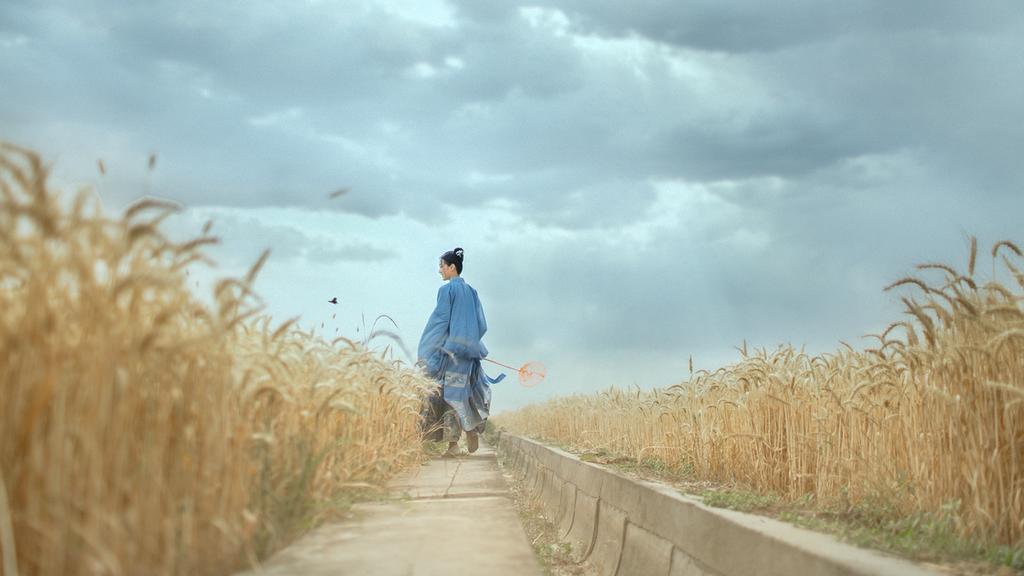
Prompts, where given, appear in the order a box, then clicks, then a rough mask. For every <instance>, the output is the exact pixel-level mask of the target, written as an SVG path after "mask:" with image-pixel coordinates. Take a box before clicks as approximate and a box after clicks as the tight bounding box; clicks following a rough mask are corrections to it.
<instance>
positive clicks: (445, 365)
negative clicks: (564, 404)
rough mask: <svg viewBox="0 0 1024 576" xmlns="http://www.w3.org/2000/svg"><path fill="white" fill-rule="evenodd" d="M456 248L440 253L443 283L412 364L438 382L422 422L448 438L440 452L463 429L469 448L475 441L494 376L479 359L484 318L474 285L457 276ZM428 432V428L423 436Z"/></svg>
mask: <svg viewBox="0 0 1024 576" xmlns="http://www.w3.org/2000/svg"><path fill="white" fill-rule="evenodd" d="M463 257H464V252H463V250H462V248H456V249H454V250H450V251H448V252H445V253H444V254H442V255H441V259H440V262H439V263H438V272H440V274H441V279H442V280H445V281H446V282H447V284H445V285H443V286H441V288H440V289H439V290H438V291H437V306H436V307H435V308H434V313H433V314H431V315H430V318H429V319H428V320H427V326H426V328H424V329H423V336H422V337H420V346H419V351H418V353H417V356H418V359H417V361H416V363H417V365H420V366H422V367H423V369H424V371H425V372H426V373H427V375H428V376H430V377H431V378H434V379H435V380H437V381H438V382H439V383H440V384H441V390H440V391H439V393H438V394H436V395H434V396H432V397H431V398H430V405H429V406H428V409H427V411H426V413H425V414H424V420H425V422H424V424H425V425H426V426H427V427H428V428H430V427H433V428H434V429H436V428H437V426H438V423H439V421H440V423H441V426H442V437H443V439H444V440H446V441H447V442H448V451H447V452H446V453H445V456H457V455H458V454H459V451H458V450H459V448H458V446H459V437H460V436H461V435H462V431H465V432H466V444H467V447H468V448H469V451H470V452H476V449H477V447H478V446H479V437H478V436H479V433H480V432H482V431H483V427H484V422H486V421H487V417H488V415H489V414H490V408H491V388H490V384H495V383H497V382H500V381H501V379H502V378H504V377H505V375H504V374H502V375H500V376H498V377H497V378H495V379H491V378H489V377H488V376H487V375H486V374H484V371H483V368H481V366H480V360H481V359H483V358H485V357H487V348H486V347H485V346H484V344H483V342H481V341H480V339H481V338H483V336H484V333H485V332H487V320H485V319H484V309H483V307H482V306H481V305H480V297H479V296H477V293H476V290H474V289H473V287H472V286H470V285H469V284H466V281H465V280H463V279H462V260H463ZM429 436H430V435H429V434H428V437H429Z"/></svg>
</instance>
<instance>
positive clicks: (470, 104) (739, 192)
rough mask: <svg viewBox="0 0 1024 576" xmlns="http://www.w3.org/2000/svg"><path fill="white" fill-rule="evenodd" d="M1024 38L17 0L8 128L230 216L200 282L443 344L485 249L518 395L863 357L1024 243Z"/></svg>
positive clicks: (1, 95)
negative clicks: (915, 274) (792, 350)
mask: <svg viewBox="0 0 1024 576" xmlns="http://www.w3.org/2000/svg"><path fill="white" fill-rule="evenodd" d="M1022 54H1024V10H1022V9H1021V6H1020V2H1019V0H1005V1H1002V0H987V1H985V2H963V1H952V0H914V1H911V0H906V1H901V2H892V1H891V0H845V1H843V2H831V3H829V2H822V1H820V0H780V1H778V2H761V1H754V0H740V1H731V2H726V1H723V0H691V1H688V2H671V1H663V2H654V1H650V0H633V1H631V2H623V1H618V2H613V1H609V0H556V1H551V2H538V3H528V4H519V3H516V2H497V1H495V2H485V1H480V0H452V1H446V0H429V1H428V0H401V1H384V0H380V1H371V0H350V1H345V2H333V1H329V0H320V1H318V0H309V1H306V2H297V1H294V0H289V1H280V2H238V1H221V2H194V1H189V0H175V1H159V0H156V1H147V2H133V3H124V2H114V1H113V0H69V1H67V2H58V1H55V2H45V1H38V0H33V1H29V0H24V1H22V0H5V1H4V2H3V3H2V4H0V79H2V80H0V139H4V140H8V141H12V142H15V143H18V144H22V145H27V146H31V147H33V148H36V149H37V150H39V151H40V152H41V153H43V154H44V156H45V157H46V158H47V159H48V160H49V161H50V162H51V164H52V165H53V167H54V168H53V173H54V179H55V182H56V183H58V184H59V185H60V186H61V187H63V188H66V189H68V190H74V189H76V188H79V187H80V186H83V185H84V186H90V187H93V188H94V189H95V190H96V191H97V193H98V194H99V195H100V197H101V198H102V200H103V203H104V205H105V206H106V207H107V208H108V209H109V210H111V211H117V210H120V209H122V208H123V207H124V206H125V205H126V204H127V203H129V202H131V201H132V200H134V199H137V198H138V197H140V196H143V195H147V194H148V195H154V196H160V197H164V198H170V199H173V200H175V201H177V202H180V203H181V204H182V205H183V206H184V207H185V209H184V211H183V212H182V214H181V215H180V216H179V217H177V218H176V219H175V220H173V221H172V222H171V223H170V226H171V229H172V231H173V233H174V234H176V235H179V236H180V237H188V236H192V235H196V234H198V233H199V231H200V229H201V228H202V225H203V224H204V223H205V222H206V221H207V220H210V219H212V220H213V222H214V226H213V231H214V232H215V233H217V234H219V235H220V236H221V238H222V240H223V242H222V244H221V245H220V246H218V247H216V248H215V249H214V250H213V255H214V256H215V258H216V260H217V261H218V263H219V267H218V268H217V269H216V270H214V271H205V272H203V271H200V272H197V273H196V274H195V278H196V280H195V281H196V282H197V283H198V284H199V286H198V287H197V290H199V291H203V290H206V288H207V286H206V285H207V284H208V283H209V280H210V278H212V277H214V276H224V275H232V274H235V275H237V274H239V273H241V272H242V271H244V270H245V269H247V268H248V266H249V265H250V264H251V263H252V262H253V261H254V260H255V259H256V258H257V256H258V255H259V254H260V252H261V251H262V250H263V249H264V248H267V247H269V248H271V250H272V256H271V259H270V262H269V263H268V265H267V267H266V268H265V270H264V271H263V273H262V275H261V277H260V280H259V282H258V284H257V286H258V289H259V291H260V293H261V294H262V295H263V297H264V299H265V301H266V304H267V308H268V311H269V312H270V313H271V314H273V316H274V317H275V318H276V319H278V320H284V319H285V318H289V317H291V316H295V315H301V317H302V321H301V322H302V325H303V326H305V327H307V328H314V329H316V330H317V331H318V332H321V333H323V334H324V335H325V336H327V337H330V336H333V335H334V334H338V335H345V336H349V337H357V338H361V337H362V334H364V333H365V330H366V327H369V326H370V325H371V324H372V323H373V320H374V318H376V317H377V316H378V315H380V314H388V315H389V316H390V317H392V318H393V319H394V320H395V321H396V322H397V324H398V332H399V333H400V334H401V335H402V336H403V337H404V339H405V340H406V342H407V344H408V345H409V347H410V348H413V349H414V347H415V343H416V341H417V340H418V337H419V333H420V331H421V329H422V327H423V323H424V322H425V320H426V318H427V316H428V315H429V313H430V311H431V309H432V307H433V304H434V298H435V295H436V290H437V288H438V286H439V284H440V281H439V279H438V277H437V256H438V255H439V254H440V253H441V252H443V251H445V250H447V249H450V248H453V247H454V246H456V245H458V246H461V247H463V248H465V250H466V270H465V272H464V276H465V278H466V279H467V281H469V282H470V283H471V284H472V285H474V286H475V287H476V288H477V289H478V290H479V292H480V294H481V298H482V300H483V302H484V306H485V309H486V311H487V315H488V320H489V324H490V332H489V333H488V336H487V338H486V339H485V341H486V342H487V344H488V345H489V347H490V348H491V352H492V357H493V358H495V359H498V360H502V361H504V362H507V363H511V364H515V365H518V364H520V363H522V362H525V361H527V360H540V361H542V362H544V363H545V364H546V365H547V368H548V371H549V375H548V378H547V380H546V381H545V382H544V384H543V385H541V386H539V387H537V388H532V389H525V388H521V387H518V386H516V385H515V383H514V382H513V383H510V384H502V385H500V386H498V387H496V390H495V402H496V408H498V409H501V408H507V407H512V406H516V405H520V404H522V403H525V402H530V401H533V400H539V399H543V398H546V397H549V396H551V395H555V394H565V393H572V392H578V391H589V390H597V389H600V388H604V387H607V386H610V385H618V386H632V385H634V384H635V385H638V386H640V387H650V386H662V385H667V384H672V383H675V382H678V381H680V380H683V379H685V378H686V377H687V359H688V358H689V356H690V355H692V356H693V358H694V363H695V365H696V366H697V367H698V368H710V369H713V368H716V367H718V366H720V365H723V364H726V363H730V362H733V361H735V360H736V359H737V358H738V355H737V352H736V351H735V349H734V346H737V345H739V344H741V343H742V342H743V341H744V340H745V341H747V342H748V343H749V344H751V345H755V346H765V347H769V348H771V347H774V346H776V345H778V344H780V343H792V344H794V345H797V346H800V345H805V346H806V347H807V349H808V350H810V351H814V352H821V351H828V350H832V349H834V348H835V347H836V346H838V345H839V341H840V340H846V341H849V342H851V343H854V344H855V345H862V344H863V343H864V342H865V341H863V340H861V339H860V337H861V335H863V334H865V333H868V332H872V331H878V330H880V329H881V328H883V327H884V326H885V325H887V324H888V323H889V322H890V321H892V320H895V319H897V317H898V316H899V314H900V307H899V306H898V304H897V302H898V298H897V296H896V295H893V294H886V293H883V292H882V290H881V289H882V287H884V286H885V285H886V284H888V283H889V282H891V281H892V280H895V279H897V278H900V277H902V276H904V275H906V274H907V273H909V272H911V271H912V270H913V266H914V265H915V264H917V263H921V262H925V261H942V262H947V263H953V264H956V265H958V266H960V265H963V263H964V262H965V261H966V254H967V249H966V246H967V242H966V240H965V239H966V237H967V235H969V234H974V235H977V236H978V237H979V240H980V242H981V244H982V246H983V247H986V246H991V244H992V243H993V242H995V241H996V240H999V239H1004V238H1006V239H1011V240H1015V241H1018V242H1020V241H1024V237H1022V235H1021V233H1022V230H1021V226H1020V222H1021V214H1022V211H1024V162H1022V161H1021V158H1022V157H1021V153H1022V150H1024V104H1022V102H1024V57H1022ZM152 153H155V154H156V155H157V164H156V167H155V169H153V170H149V169H148V167H147V159H148V158H149V155H150V154H152ZM101 159H102V160H103V163H104V166H105V168H106V170H105V174H100V171H99V170H98V166H97V162H98V160H101ZM341 187H348V188H349V189H350V191H349V192H348V193H346V194H344V195H342V196H341V197H340V198H337V199H333V200H332V199H330V198H328V196H329V195H330V193H331V192H332V191H334V190H337V189H339V188H341ZM982 262H983V263H985V262H988V260H986V259H982ZM982 268H985V266H982ZM334 296H336V297H338V299H339V304H338V305H336V306H334V305H331V304H328V303H327V302H326V300H327V299H329V298H331V297H334ZM364 318H365V327H364V324H363V322H364V320H363V319H364ZM321 324H323V327H322V328H321Z"/></svg>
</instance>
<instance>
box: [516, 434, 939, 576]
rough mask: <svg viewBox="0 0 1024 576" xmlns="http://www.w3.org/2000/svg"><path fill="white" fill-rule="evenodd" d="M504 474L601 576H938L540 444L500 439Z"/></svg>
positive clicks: (826, 536) (580, 557) (908, 563)
mask: <svg viewBox="0 0 1024 576" xmlns="http://www.w3.org/2000/svg"><path fill="white" fill-rule="evenodd" d="M498 452H499V454H500V455H501V456H502V457H503V458H504V461H505V466H506V467H507V468H509V469H510V470H511V472H512V474H513V476H514V477H515V478H516V479H517V480H518V481H519V482H521V483H522V485H523V486H524V487H525V490H526V491H528V492H529V494H530V495H531V496H532V497H533V498H536V499H538V500H539V502H540V503H541V506H542V508H543V513H544V515H545V516H546V517H547V518H548V519H549V520H550V521H551V522H553V523H554V524H555V525H556V526H557V527H558V530H559V536H560V537H561V538H563V539H564V540H565V541H568V542H569V543H570V544H571V545H572V550H573V551H574V552H575V554H576V557H575V558H574V559H575V560H578V561H583V560H588V561H589V564H590V565H591V566H593V567H594V568H595V569H596V570H597V571H598V573H600V574H602V575H633V574H638V575H651V576H684V575H685V576H691V575H693V576H697V575H717V576H748V575H755V574H756V575H764V576H775V575H778V576H791V575H795V574H821V575H830V576H831V575H836V576H838V575H845V576H854V575H857V576H860V575H869V574H870V575H876V574H877V575H880V574H900V575H907V576H917V575H922V576H923V575H937V574H941V572H937V571H933V570H929V569H928V568H926V567H922V566H919V565H916V564H914V563H911V562H908V561H906V560H902V559H898V558H893V557H890V556H885V555H883V554H880V553H877V552H872V551H868V550H863V549H860V548H856V547H853V546H849V545H846V544H843V543H841V542H839V541H837V540H836V539H834V538H832V537H831V536H828V535H825V534H820V533H817V532H812V531H809V530H804V529H801V528H797V527H795V526H792V525H790V524H786V523H784V522H780V521H777V520H773V519H771V518H765V517H761V516H754V515H751V514H744V513H741V512H734V511H731V510H723V509H718V508H711V507H708V506H706V505H704V504H703V503H702V502H701V501H699V500H697V499H694V498H689V497H686V496H683V495H682V494H680V493H678V492H677V491H676V490H674V489H672V488H671V487H669V486H665V485H662V484H657V483H653V482H645V481H639V480H635V479H632V478H628V477H626V476H624V475H622V474H619V473H617V472H615V471H613V470H609V469H607V468H604V467H602V466H599V465H596V464H591V463H589V462H584V461H581V460H580V459H579V458H577V457H575V456H574V455H572V454H569V453H567V452H564V451H562V450H559V449H557V448H552V447H549V446H545V445H543V444H541V443H538V442H535V441H533V440H529V439H526V438H522V437H519V436H514V435H511V434H507V433H504V434H501V435H500V439H499V441H498Z"/></svg>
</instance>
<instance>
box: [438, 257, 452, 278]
mask: <svg viewBox="0 0 1024 576" xmlns="http://www.w3.org/2000/svg"><path fill="white" fill-rule="evenodd" d="M437 271H438V272H439V273H440V274H441V279H442V280H451V279H452V277H453V276H455V275H456V274H455V264H445V263H444V259H439V260H438V264H437Z"/></svg>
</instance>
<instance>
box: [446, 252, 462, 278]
mask: <svg viewBox="0 0 1024 576" xmlns="http://www.w3.org/2000/svg"><path fill="white" fill-rule="evenodd" d="M464 256H465V252H463V250H462V248H456V249H454V250H449V251H447V252H445V253H444V254H441V260H444V263H445V264H448V265H449V266H451V265H452V264H455V271H456V272H458V273H459V274H462V259H463V257H464Z"/></svg>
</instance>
